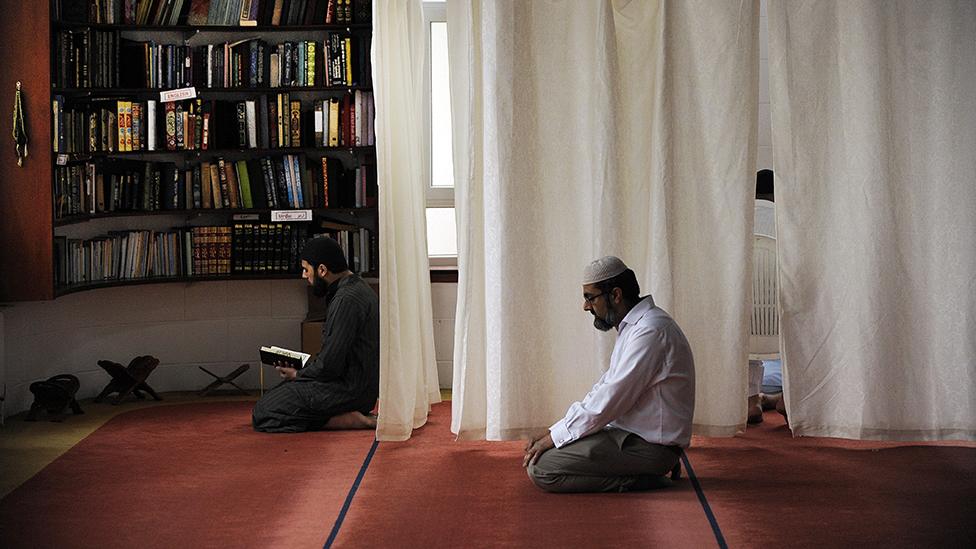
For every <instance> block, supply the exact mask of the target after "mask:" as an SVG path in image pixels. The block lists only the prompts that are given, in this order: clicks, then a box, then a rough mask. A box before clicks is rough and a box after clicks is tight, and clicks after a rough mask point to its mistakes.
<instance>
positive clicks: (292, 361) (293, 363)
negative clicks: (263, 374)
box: [261, 347, 312, 370]
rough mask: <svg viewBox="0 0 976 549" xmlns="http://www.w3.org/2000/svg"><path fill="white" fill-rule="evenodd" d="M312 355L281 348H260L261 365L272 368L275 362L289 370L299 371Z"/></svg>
mask: <svg viewBox="0 0 976 549" xmlns="http://www.w3.org/2000/svg"><path fill="white" fill-rule="evenodd" d="M311 357H312V355H310V354H308V353H301V352H298V351H292V350H290V349H283V348H281V347H261V363H263V364H267V365H269V366H274V365H275V363H276V362H284V363H285V364H287V365H288V366H289V367H290V368H294V369H296V370H301V369H302V368H304V367H305V363H306V362H308V359H309V358H311Z"/></svg>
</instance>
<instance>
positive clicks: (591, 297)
mask: <svg viewBox="0 0 976 549" xmlns="http://www.w3.org/2000/svg"><path fill="white" fill-rule="evenodd" d="M601 295H607V292H603V293H599V294H596V295H591V296H589V297H586V296H585V295H584V296H583V301H585V302H587V303H589V304H590V305H593V300H594V299H596V298H598V297H600V296H601Z"/></svg>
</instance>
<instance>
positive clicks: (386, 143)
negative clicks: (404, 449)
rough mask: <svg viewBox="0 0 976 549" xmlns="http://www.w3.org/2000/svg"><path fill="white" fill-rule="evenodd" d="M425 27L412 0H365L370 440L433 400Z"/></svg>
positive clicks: (391, 433)
mask: <svg viewBox="0 0 976 549" xmlns="http://www.w3.org/2000/svg"><path fill="white" fill-rule="evenodd" d="M424 47H425V34H424V25H423V11H422V8H421V3H420V0H408V1H395V0H389V1H385V0H374V2H373V51H372V63H373V93H374V96H375V101H376V162H377V180H378V183H379V207H380V219H379V224H380V235H379V238H380V322H381V324H380V407H379V412H380V413H379V421H378V425H377V429H376V438H377V439H378V440H406V439H408V438H410V434H411V431H412V430H413V429H415V428H417V427H420V426H421V425H423V424H424V423H425V422H426V421H427V412H428V411H430V405H431V404H433V403H436V402H440V390H439V388H438V383H437V363H436V362H435V359H434V328H433V326H434V324H433V322H434V321H433V313H432V310H431V307H432V305H431V301H430V275H429V272H428V269H429V266H428V264H427V227H426V222H425V219H426V218H425V214H424V189H425V188H426V185H425V183H424V181H423V164H422V162H423V141H422V139H423V117H422V115H421V113H422V112H423V110H424V109H423V105H424V104H423V79H422V78H418V77H417V75H418V74H423V61H424Z"/></svg>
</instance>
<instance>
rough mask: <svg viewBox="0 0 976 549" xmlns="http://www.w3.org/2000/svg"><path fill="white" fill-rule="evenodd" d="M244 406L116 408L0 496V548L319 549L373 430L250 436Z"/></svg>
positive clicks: (247, 407) (248, 410)
mask: <svg viewBox="0 0 976 549" xmlns="http://www.w3.org/2000/svg"><path fill="white" fill-rule="evenodd" d="M252 406H253V403H249V402H221V403H205V404H188V405H177V406H160V407H156V408H147V409H143V410H135V411H131V412H127V413H125V414H122V415H119V416H117V417H115V418H114V419H112V420H111V421H109V422H108V423H106V424H105V425H103V426H102V427H101V428H100V429H98V430H97V431H95V432H94V433H93V434H92V435H90V436H89V437H87V438H86V439H84V440H83V441H82V442H80V443H79V444H78V445H76V446H75V447H74V448H72V449H71V450H69V451H68V452H66V453H65V454H64V455H62V456H61V457H60V458H58V459H57V460H55V461H54V462H53V463H52V464H51V465H49V466H48V467H46V468H45V469H44V470H43V471H41V472H40V473H38V474H37V475H36V476H35V477H33V478H31V479H30V480H29V481H27V482H26V483H24V484H23V485H21V486H20V487H19V488H17V489H16V490H14V491H13V492H11V493H10V494H9V495H8V496H7V497H6V498H4V499H3V500H2V501H0V540H2V541H0V546H2V547H4V548H20V547H57V548H62V547H99V548H106V547H126V548H136V547H139V548H143V547H165V548H171V549H172V548H179V549H190V548H194V549H195V548H199V547H235V548H237V547H283V548H300V547H322V544H323V543H324V542H325V539H326V538H327V537H328V535H329V531H330V530H331V529H332V525H333V523H334V522H335V520H336V517H337V516H338V514H339V509H340V508H341V507H342V504H343V502H344V500H345V497H346V494H347V493H348V491H349V488H350V486H351V485H352V483H353V480H354V479H355V477H356V475H357V474H358V473H359V469H360V467H361V466H362V463H363V459H364V458H365V457H366V454H367V453H368V452H369V448H370V445H371V444H372V442H373V433H372V432H370V431H354V432H327V433H326V432H321V433H304V434H299V435H271V434H263V433H255V432H253V431H252V430H251V425H250V420H251V415H250V414H251V408H252Z"/></svg>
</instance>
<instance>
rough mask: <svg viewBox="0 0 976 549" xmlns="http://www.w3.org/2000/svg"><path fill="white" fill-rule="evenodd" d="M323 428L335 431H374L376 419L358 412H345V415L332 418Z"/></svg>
mask: <svg viewBox="0 0 976 549" xmlns="http://www.w3.org/2000/svg"><path fill="white" fill-rule="evenodd" d="M325 428H326V429H329V430H337V431H338V430H346V429H375V428H376V418H375V417H373V416H366V415H363V414H361V413H359V412H346V413H345V414H340V415H338V416H332V418H331V419H329V421H328V422H327V423H326V424H325Z"/></svg>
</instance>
